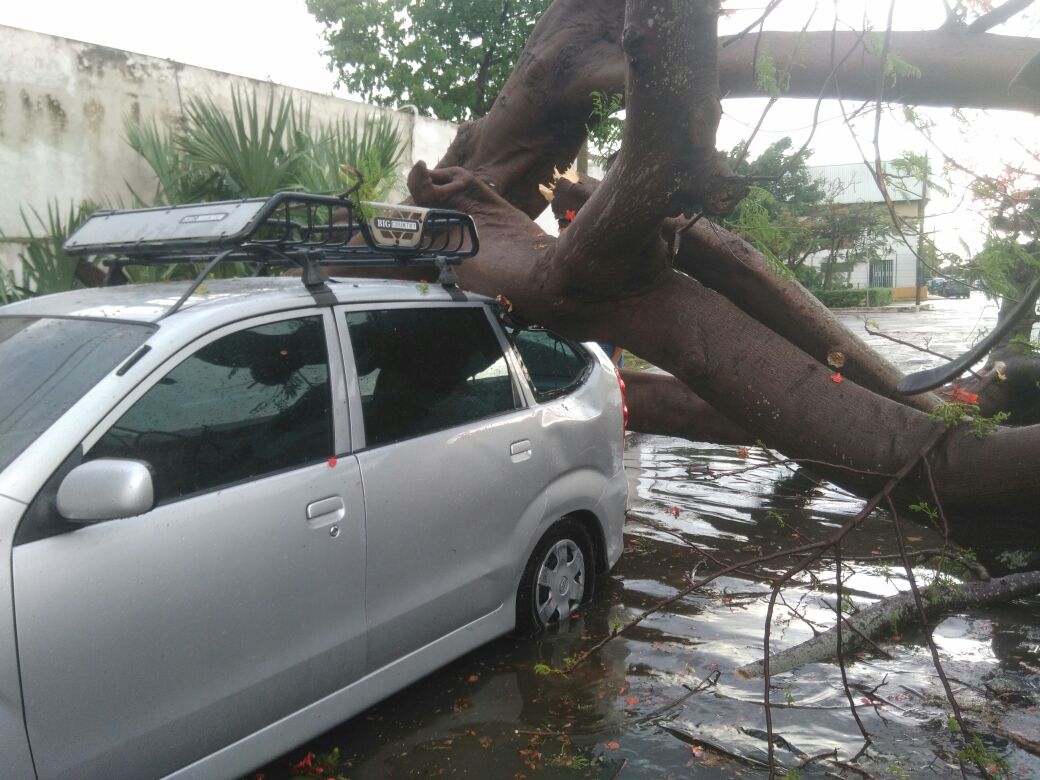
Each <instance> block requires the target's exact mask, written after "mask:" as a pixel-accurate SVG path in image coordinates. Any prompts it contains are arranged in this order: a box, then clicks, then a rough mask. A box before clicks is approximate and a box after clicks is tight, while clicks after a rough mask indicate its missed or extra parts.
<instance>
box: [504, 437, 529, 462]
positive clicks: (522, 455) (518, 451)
mask: <svg viewBox="0 0 1040 780" xmlns="http://www.w3.org/2000/svg"><path fill="white" fill-rule="evenodd" d="M530 457H531V441H530V439H522V440H520V441H514V442H513V443H512V444H510V445H509V458H510V460H512V461H513V463H519V462H520V461H523V460H527V459H528V458H530Z"/></svg>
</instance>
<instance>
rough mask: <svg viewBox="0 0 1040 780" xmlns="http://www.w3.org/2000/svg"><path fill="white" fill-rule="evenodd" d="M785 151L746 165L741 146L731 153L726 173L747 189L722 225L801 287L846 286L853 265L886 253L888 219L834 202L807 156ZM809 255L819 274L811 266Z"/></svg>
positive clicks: (782, 146)
mask: <svg viewBox="0 0 1040 780" xmlns="http://www.w3.org/2000/svg"><path fill="white" fill-rule="evenodd" d="M791 146H792V142H791V139H790V138H781V139H780V140H779V141H776V142H775V143H773V144H770V146H769V147H768V148H767V149H766V150H765V151H764V152H762V154H761V155H759V156H758V157H757V158H755V159H754V160H750V161H749V160H747V159H746V156H745V153H744V152H745V150H744V148H743V147H742V146H738V147H736V148H735V149H733V150H732V151H731V152H730V154H729V161H730V165H731V167H732V168H733V169H734V170H735V171H736V172H737V173H739V174H742V175H745V176H748V177H750V178H751V181H752V186H751V187H750V191H749V193H748V196H747V197H746V198H745V199H744V200H743V201H741V202H740V204H739V205H738V206H737V208H736V209H735V210H734V211H733V213H732V214H731V215H730V216H729V217H728V218H726V219H725V220H723V222H722V224H723V225H725V227H727V228H728V229H730V230H732V231H734V232H735V233H737V234H738V235H740V236H741V237H742V238H744V239H745V240H746V241H748V242H750V243H751V244H752V245H754V246H755V248H756V249H758V250H759V251H760V252H762V253H763V254H764V255H765V256H766V257H767V258H769V259H770V260H771V261H772V262H773V264H774V265H775V266H776V267H778V268H779V269H781V270H784V271H786V272H788V273H791V274H794V275H795V276H796V277H797V278H798V280H799V281H801V282H802V283H803V284H804V285H805V286H806V287H809V288H819V289H833V288H834V287H840V286H844V285H845V284H847V283H848V278H849V275H850V273H851V271H852V269H853V268H854V267H855V266H856V265H858V264H859V263H863V262H869V261H872V260H879V259H882V258H883V257H884V256H885V255H886V254H887V252H888V251H889V246H890V237H891V234H892V228H891V223H890V221H889V218H888V214H887V212H886V211H884V210H883V209H879V208H877V207H876V206H871V205H868V204H862V205H860V204H839V203H836V202H835V199H836V198H837V196H838V195H839V194H840V190H839V189H838V188H836V187H835V186H833V185H831V184H829V183H828V182H825V181H823V180H821V179H819V178H817V177H816V176H814V175H813V173H812V171H811V170H810V169H809V166H808V165H807V164H806V159H807V158H808V157H809V155H810V154H811V153H812V152H811V150H808V149H798V150H795V151H791ZM812 257H816V258H817V259H818V263H817V264H818V269H817V268H813V267H812V265H811V264H809V259H810V258H812Z"/></svg>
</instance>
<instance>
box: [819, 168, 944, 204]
mask: <svg viewBox="0 0 1040 780" xmlns="http://www.w3.org/2000/svg"><path fill="white" fill-rule="evenodd" d="M882 166H883V167H884V170H885V174H886V175H887V177H888V182H887V185H888V194H889V195H890V196H891V198H892V200H893V201H896V202H906V201H918V200H921V199H922V197H924V198H927V194H926V190H925V187H924V182H922V181H921V180H920V179H918V178H917V177H916V176H907V175H904V174H903V173H901V172H900V171H899V170H897V168H896V166H895V163H894V162H892V161H888V162H885V163H882ZM809 172H810V173H811V174H812V175H813V177H814V178H816V179H822V180H823V182H824V185H825V187H826V189H827V190H828V191H831V190H832V189H834V188H837V192H835V193H834V202H835V203H884V200H885V199H884V197H882V195H881V190H880V189H878V186H877V182H875V181H874V176H873V174H872V173H871V170H870V169H869V168H868V167H867V166H866V164H864V163H862V162H858V163H847V164H844V165H813V166H810V167H809Z"/></svg>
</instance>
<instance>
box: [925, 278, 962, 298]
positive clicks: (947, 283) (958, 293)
mask: <svg viewBox="0 0 1040 780" xmlns="http://www.w3.org/2000/svg"><path fill="white" fill-rule="evenodd" d="M928 294H929V295H938V296H941V297H943V298H967V297H969V296H970V295H971V288H970V287H969V286H968V285H966V284H965V283H964V282H959V281H957V280H956V279H946V278H944V277H941V276H938V277H935V278H933V279H929V280H928Z"/></svg>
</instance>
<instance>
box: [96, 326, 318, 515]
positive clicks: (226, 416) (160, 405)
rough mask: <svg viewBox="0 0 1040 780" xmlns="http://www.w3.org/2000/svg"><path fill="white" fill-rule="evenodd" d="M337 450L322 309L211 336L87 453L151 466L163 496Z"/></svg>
mask: <svg viewBox="0 0 1040 780" xmlns="http://www.w3.org/2000/svg"><path fill="white" fill-rule="evenodd" d="M332 454H333V427H332V400H331V394H330V388H329V365H328V355H327V350H326V346H325V330H324V327H323V325H322V320H321V317H305V318H301V319H293V320H285V321H282V322H274V323H270V324H267V325H260V326H257V327H255V328H249V329H248V330H241V331H237V332H235V333H231V334H228V335H226V336H224V337H222V338H220V339H217V340H216V341H214V342H212V343H210V344H207V345H206V346H204V347H202V348H201V349H200V350H198V351H197V352H196V353H195V354H194V355H192V356H191V357H189V358H187V359H186V360H184V361H183V362H182V363H180V364H179V365H178V366H177V367H176V368H174V369H173V370H172V371H170V372H169V373H168V374H166V376H164V377H163V378H162V379H160V380H159V381H158V383H157V384H155V385H154V386H153V387H152V388H151V389H150V390H149V391H148V392H147V393H145V394H144V395H143V396H141V398H140V399H138V401H137V402H136V403H135V404H134V405H133V406H132V407H130V409H129V410H127V412H126V413H125V414H124V415H123V416H122V417H120V418H119V420H118V422H116V423H115V424H114V425H113V426H112V427H111V428H110V429H109V430H108V431H107V432H106V433H105V435H104V436H102V438H101V439H100V440H99V441H98V442H97V443H96V444H95V445H94V446H93V447H92V448H91V450H90V452H89V453H88V455H87V458H88V459H95V458H133V459H137V460H143V461H146V462H147V463H148V464H149V465H151V467H152V471H153V474H154V480H155V495H156V500H157V501H168V500H171V499H175V498H178V497H181V496H186V495H190V494H193V493H199V492H202V491H207V490H212V489H214V488H217V487H221V486H223V485H228V484H231V483H234V482H239V481H241V480H244V479H249V478H255V477H259V476H262V475H264V474H270V473H272V472H276V471H282V470H284V469H289V468H294V467H297V466H302V465H305V464H307V463H312V462H316V461H320V460H323V459H325V458H328V457H329V456H330V455H332Z"/></svg>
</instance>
